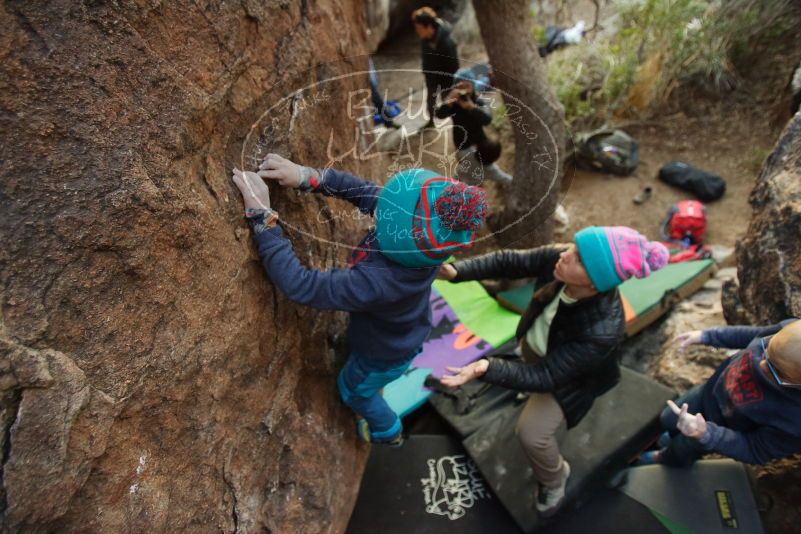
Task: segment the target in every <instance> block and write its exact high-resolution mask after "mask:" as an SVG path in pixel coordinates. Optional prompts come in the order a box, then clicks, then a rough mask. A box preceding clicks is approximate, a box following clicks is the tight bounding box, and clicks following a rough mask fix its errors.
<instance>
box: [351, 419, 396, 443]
mask: <svg viewBox="0 0 801 534" xmlns="http://www.w3.org/2000/svg"><path fill="white" fill-rule="evenodd" d="M356 432H357V434H359V439H361V440H362V441H364V442H365V443H373V444H375V445H389V446H390V447H400V446H401V445H403V441H404V440H403V433H402V432H398V433H397V434H396V435H394V436H392V437H389V438H382V439H377V438H374V437H373V436H372V435H371V434H370V427H369V425H368V424H367V421H366V420H365V419H362V418H361V417H359V418H358V419H356Z"/></svg>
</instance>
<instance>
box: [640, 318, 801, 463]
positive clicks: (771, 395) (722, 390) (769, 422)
mask: <svg viewBox="0 0 801 534" xmlns="http://www.w3.org/2000/svg"><path fill="white" fill-rule="evenodd" d="M675 341H676V342H677V343H679V344H680V350H682V351H683V350H684V349H685V347H687V346H688V345H692V344H696V343H698V344H703V345H709V346H710V347H717V348H729V349H741V350H739V351H738V352H736V353H735V354H734V355H733V356H732V357H731V358H729V359H727V360H726V361H725V362H723V363H722V364H721V365H720V367H718V368H717V370H716V371H715V373H714V374H713V375H712V377H711V378H710V379H709V380H707V381H706V382H705V383H704V384H701V385H698V386H696V387H694V388H693V389H691V390H690V391H688V392H687V393H686V394H684V395H682V396H681V397H679V398H678V399H677V400H676V402H673V401H668V408H665V410H664V411H663V412H662V415H661V417H660V421H661V422H662V426H663V428H664V429H666V430H667V433H666V434H663V435H662V436H661V437H660V439H659V441H660V442H661V445H662V448H660V449H659V450H656V451H648V452H645V453H643V454H642V455H641V456H640V463H641V464H652V463H661V464H665V465H669V466H674V467H685V466H689V465H692V464H693V462H695V461H696V460H697V459H698V458H700V457H701V456H702V455H703V454H705V453H708V452H716V453H718V454H722V455H723V456H728V457H729V458H734V459H735V460H739V461H741V462H745V463H749V464H764V463H767V462H769V461H771V460H774V459H778V458H785V457H787V456H790V455H792V454H796V453H801V321H799V320H797V319H789V320H787V321H782V322H781V323H779V324H775V325H771V326H762V327H760V326H725V327H721V328H710V329H708V330H703V331H701V330H694V331H692V332H687V333H684V334H681V335H679V336H677V337H676V340H675Z"/></svg>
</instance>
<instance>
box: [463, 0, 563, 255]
mask: <svg viewBox="0 0 801 534" xmlns="http://www.w3.org/2000/svg"><path fill="white" fill-rule="evenodd" d="M473 6H474V7H475V11H476V18H477V19H478V23H479V27H480V29H481V36H482V38H483V40H484V45H485V46H486V48H487V53H488V54H489V61H490V64H491V65H492V68H493V70H494V73H495V83H496V85H497V87H498V88H499V89H500V90H501V91H502V93H503V98H504V105H505V109H506V112H507V118H508V120H509V122H510V123H511V126H512V128H513V129H514V139H515V166H514V173H513V175H514V181H513V182H512V184H511V187H510V188H509V190H508V191H507V192H506V193H507V194H506V205H505V206H504V208H505V209H504V210H503V212H502V213H500V214H496V215H495V216H494V217H493V219H492V223H493V229H494V230H495V231H496V232H497V235H498V238H499V241H500V242H501V244H502V245H503V246H514V247H529V246H535V245H539V244H544V243H549V242H550V241H551V239H552V234H553V232H552V224H551V220H550V216H551V214H553V212H554V210H555V209H556V205H557V203H558V198H559V194H560V186H561V180H562V171H563V165H564V154H565V126H564V111H563V109H562V106H561V105H560V104H559V103H558V102H557V101H556V98H555V97H554V94H553V92H552V91H551V88H550V86H549V84H548V80H547V78H546V76H545V64H544V63H543V61H542V59H541V58H540V56H539V53H538V51H537V46H536V43H535V42H534V38H533V34H532V30H533V22H534V21H533V17H532V16H531V14H530V12H529V2H528V1H526V0H509V1H503V2H500V1H491V0H473Z"/></svg>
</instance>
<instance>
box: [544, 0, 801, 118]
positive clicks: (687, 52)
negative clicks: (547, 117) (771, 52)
mask: <svg viewBox="0 0 801 534" xmlns="http://www.w3.org/2000/svg"><path fill="white" fill-rule="evenodd" d="M791 1H792V0H620V1H619V2H618V3H617V7H618V15H619V17H618V22H617V24H618V29H617V32H616V34H614V35H613V36H611V37H606V38H601V37H599V38H596V39H594V40H585V41H583V42H582V43H580V44H578V45H575V46H570V47H568V48H565V49H563V50H560V51H558V52H556V53H554V54H552V55H551V56H549V57H548V59H547V72H548V78H549V80H550V82H551V84H552V86H553V88H554V91H555V93H556V95H557V97H558V98H559V100H560V101H561V102H562V104H563V105H564V107H565V115H566V118H567V120H568V122H569V123H575V122H577V121H584V120H587V121H603V120H607V119H608V118H609V117H610V116H611V115H613V114H618V115H619V114H632V113H638V114H645V115H648V114H650V113H652V112H653V110H655V109H658V108H659V106H660V105H661V104H663V103H664V102H665V100H666V99H667V98H668V97H669V96H670V94H671V92H672V91H673V90H675V88H677V87H679V86H680V85H681V84H685V83H688V82H695V83H699V84H703V85H705V86H707V87H709V88H711V89H713V90H716V91H728V90H731V89H733V88H735V87H737V85H738V84H739V83H740V78H739V76H738V74H737V72H736V69H735V68H734V64H735V61H736V60H737V59H738V58H741V57H742V56H743V55H744V54H746V53H747V52H748V51H749V49H752V48H753V46H754V43H755V42H759V41H761V42H767V43H770V42H771V41H776V40H778V39H780V38H782V37H783V36H785V35H787V34H788V32H791V31H794V28H795V27H796V24H798V22H799V21H798V19H797V17H789V16H787V15H788V13H790V12H791ZM535 35H539V34H538V33H537V32H536V31H535ZM637 92H639V96H640V100H639V102H637V103H638V104H639V106H640V107H638V108H637V109H634V108H633V107H632V106H633V104H635V102H634V100H636V99H633V98H632V95H633V94H635V93H637Z"/></svg>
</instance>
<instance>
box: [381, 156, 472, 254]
mask: <svg viewBox="0 0 801 534" xmlns="http://www.w3.org/2000/svg"><path fill="white" fill-rule="evenodd" d="M486 216H487V196H486V193H485V192H484V190H483V189H481V188H479V187H475V186H469V185H467V184H464V183H462V182H459V181H458V180H454V179H452V178H446V177H444V176H439V175H438V174H437V173H435V172H433V171H429V170H426V169H407V170H404V171H401V172H399V173H396V174H395V175H394V176H393V177H392V178H390V180H389V181H388V182H387V184H386V185H385V186H384V188H383V189H382V191H381V194H380V196H379V197H378V204H377V206H376V212H375V218H376V237H377V239H378V243H379V246H380V248H381V253H382V254H384V255H385V256H387V257H388V258H389V259H391V260H393V261H395V262H397V263H400V264H401V265H405V266H407V267H432V266H436V265H439V264H441V263H442V262H444V261H445V260H446V259H447V258H448V257H449V256H450V255H451V254H452V253H453V252H455V251H457V250H463V249H466V248H469V247H470V246H471V245H472V243H473V238H474V237H475V234H476V232H477V231H478V229H479V228H480V227H481V225H482V224H483V222H484V220H485V218H486Z"/></svg>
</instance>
